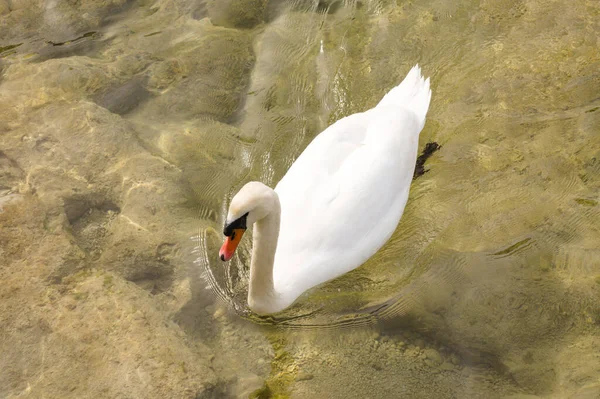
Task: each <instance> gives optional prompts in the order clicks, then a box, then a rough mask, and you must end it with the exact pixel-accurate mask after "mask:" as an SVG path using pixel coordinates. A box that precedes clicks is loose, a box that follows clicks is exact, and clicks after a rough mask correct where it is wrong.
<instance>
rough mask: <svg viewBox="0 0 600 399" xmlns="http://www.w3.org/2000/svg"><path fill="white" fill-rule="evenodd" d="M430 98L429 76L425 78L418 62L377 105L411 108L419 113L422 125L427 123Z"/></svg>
mask: <svg viewBox="0 0 600 399" xmlns="http://www.w3.org/2000/svg"><path fill="white" fill-rule="evenodd" d="M430 100H431V89H430V87H429V78H427V79H425V78H423V75H421V68H420V67H419V64H417V65H415V66H414V67H412V69H411V70H410V72H408V74H407V75H406V77H405V78H404V80H403V81H402V83H400V84H399V85H398V86H396V87H394V88H393V89H392V90H390V91H389V92H388V93H387V94H386V95H385V96H384V97H383V98H382V99H381V101H380V102H379V104H377V106H378V107H381V106H399V107H403V108H407V109H410V110H411V111H413V112H414V113H415V114H416V115H417V117H418V118H419V121H421V127H422V126H424V125H425V116H426V115H427V110H428V109H429V102H430Z"/></svg>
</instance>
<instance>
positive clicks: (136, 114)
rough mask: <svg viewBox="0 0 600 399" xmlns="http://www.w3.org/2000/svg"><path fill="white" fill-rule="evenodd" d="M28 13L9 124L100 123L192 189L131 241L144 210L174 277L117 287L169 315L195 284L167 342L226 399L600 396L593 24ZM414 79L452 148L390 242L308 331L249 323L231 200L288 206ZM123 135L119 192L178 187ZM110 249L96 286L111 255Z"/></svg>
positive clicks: (174, 8) (514, 11)
mask: <svg viewBox="0 0 600 399" xmlns="http://www.w3.org/2000/svg"><path fill="white" fill-rule="evenodd" d="M12 3H14V4H13V5H12V7H13V10H12V11H11V12H10V13H5V14H4V16H3V17H2V18H3V25H2V29H3V34H2V36H0V40H1V42H0V44H1V46H2V49H1V53H0V56H1V57H2V59H1V61H2V64H0V65H1V66H2V78H1V79H2V80H1V81H0V83H1V85H0V93H1V94H2V97H0V101H1V104H2V107H3V108H5V109H7V110H10V111H9V112H8V114H9V115H5V116H4V117H3V119H2V123H3V124H4V125H6V126H8V125H9V124H10V123H12V122H11V121H14V120H18V119H19V117H18V116H16V114H15V113H18V112H19V111H20V110H26V111H28V112H32V111H31V110H38V109H42V110H48V109H50V111H47V112H45V113H44V112H42V113H41V114H39V116H37V120H35V123H38V124H44V123H46V124H49V125H52V126H59V127H60V122H59V121H60V120H61V118H64V108H55V109H57V110H55V111H52V109H53V108H52V107H53V106H54V107H61V106H62V105H64V104H65V102H66V103H67V104H79V105H80V104H81V103H80V102H81V101H86V102H89V103H92V104H94V106H99V107H102V108H104V109H106V110H108V111H109V113H108V114H107V115H109V116H106V117H105V119H102V120H100V121H99V122H98V123H99V124H100V126H102V125H104V126H108V130H111V129H110V127H111V126H113V125H114V124H115V122H114V120H113V119H111V118H112V117H113V116H115V117H117V118H118V119H119V121H121V120H122V121H124V123H126V124H127V126H128V128H130V129H132V130H133V131H134V132H135V136H136V140H137V143H138V144H139V147H140V148H143V150H144V151H146V152H147V153H148V154H151V156H153V157H155V158H159V159H161V162H163V163H164V165H168V167H171V168H174V169H176V170H177V173H174V174H173V188H172V189H169V190H171V191H167V192H166V194H165V193H164V192H162V193H161V192H157V193H156V194H155V195H141V196H138V197H136V198H135V201H134V203H133V205H132V206H130V207H129V208H128V209H129V212H130V214H128V216H127V217H128V218H129V219H130V221H131V223H138V224H140V225H142V226H145V224H144V223H143V222H141V221H140V220H143V219H140V220H137V219H136V218H135V216H136V215H143V213H142V211H141V210H140V209H142V208H144V209H145V208H148V207H155V208H156V209H159V208H163V209H165V211H164V212H161V211H159V212H158V213H157V215H158V216H157V217H156V218H153V219H152V223H154V224H155V227H156V226H158V227H157V229H158V230H160V229H161V226H171V224H169V223H177V227H173V228H174V229H178V231H177V233H173V236H174V237H177V240H179V241H178V242H177V245H179V246H180V247H181V248H180V251H179V252H178V253H177V256H176V260H177V262H178V264H179V265H180V266H179V269H178V270H179V271H178V272H177V273H175V274H173V275H171V274H170V275H168V276H164V275H160V274H158V275H157V276H150V277H144V278H140V279H138V280H136V279H134V278H131V276H128V275H127V274H126V273H121V270H122V269H121V268H120V266H117V267H116V268H114V270H113V271H115V272H116V273H117V274H119V273H120V274H122V275H124V276H125V278H128V279H130V280H133V281H136V282H139V281H142V283H140V285H141V286H142V287H145V288H147V287H148V284H150V285H151V286H152V287H154V288H151V289H154V290H155V291H159V292H161V295H162V294H164V293H165V292H166V293H169V292H171V291H173V292H174V288H173V287H177V286H178V285H177V284H176V282H178V281H179V282H181V281H187V282H189V287H190V288H189V293H190V294H189V298H188V300H187V301H186V302H185V303H184V304H183V305H182V306H181V308H180V309H179V310H178V311H177V312H176V313H175V314H174V315H173V316H172V319H173V320H175V321H176V323H177V324H178V326H179V327H180V328H181V329H182V330H183V331H184V333H185V336H186V338H185V339H188V340H190V341H191V342H197V343H202V344H204V345H207V346H208V347H210V348H211V349H212V350H213V352H214V354H215V357H214V359H213V360H211V362H212V366H211V367H212V369H213V371H214V372H215V373H216V374H217V376H218V377H219V381H220V384H221V385H219V388H218V390H217V391H218V392H219V394H218V395H222V396H227V395H229V396H232V397H248V395H250V396H252V395H254V396H253V397H261V398H263V397H265V398H266V397H297V398H315V397H318V398H320V397H323V398H324V397H331V398H354V397H356V398H367V397H371V398H382V397H386V398H388V397H389V398H392V397H393V398H433V397H435V398H451V397H456V398H467V397H468V398H472V397H481V398H490V397H515V398H516V397H526V396H524V395H539V396H541V397H556V398H563V397H577V398H580V397H581V398H583V397H586V398H587V397H590V398H592V397H599V396H600V357H599V355H598V353H600V334H599V325H600V300H599V298H600V231H599V227H598V226H600V197H599V192H600V191H599V189H600V128H599V126H600V51H598V49H599V48H600V3H599V2H597V1H595V0H577V1H573V2H569V3H568V4H567V3H564V2H556V1H552V2H547V1H540V0H530V1H517V0H515V1H510V0H500V1H485V0H481V1H472V0H463V1H453V2H448V1H440V0H430V1H418V2H417V1H395V2H394V1H383V0H382V1H375V0H373V1H352V0H347V1H321V2H318V1H308V0H306V1H301V0H295V1H293V0H290V1H270V2H266V1H261V0H244V1H219V2H217V1H206V2H204V1H196V2H193V1H189V2H185V1H167V0H163V1H158V2H156V3H152V2H140V3H132V4H129V3H122V2H117V1H115V2H106V3H102V4H92V3H89V4H88V3H84V5H81V6H80V7H82V8H85V7H88V8H87V9H85V10H84V11H86V12H87V14H85V15H87V17H84V18H82V19H79V18H76V17H72V18H71V19H69V18H70V17H69V16H71V15H77V16H79V15H80V14H77V13H74V12H73V7H75V6H71V5H65V4H66V3H64V4H62V5H54V6H50V5H49V3H48V4H46V5H45V7H43V6H40V7H39V8H35V7H30V8H29V9H19V8H18V7H16V6H15V4H16V3H15V2H12ZM7 4H9V5H10V4H11V2H8V3H7ZM80 9H81V8H80ZM80 9H78V10H80ZM65 20H68V21H69V23H64V21H65ZM40 21H41V22H40ZM417 62H418V63H419V64H420V65H421V67H422V69H423V72H424V74H425V75H426V76H430V77H431V82H432V91H433V96H432V102H431V106H430V111H429V114H428V119H427V123H426V125H425V128H424V130H423V132H422V133H421V144H420V146H421V148H422V147H423V146H424V145H425V143H427V142H429V141H436V142H438V143H439V144H440V145H441V146H442V148H441V150H440V151H438V152H437V153H436V154H435V155H434V156H433V157H432V158H431V159H429V160H428V162H427V164H426V167H427V169H429V171H428V172H427V173H426V174H425V175H424V176H422V177H420V178H419V179H417V180H415V182H414V183H413V185H412V188H411V195H410V199H409V202H408V205H407V207H406V210H405V213H404V216H403V217H402V220H401V222H400V224H399V226H398V229H397V231H396V233H395V234H394V236H393V237H392V239H391V240H390V241H389V242H388V243H387V244H386V245H385V247H384V248H382V249H381V250H380V251H379V252H378V253H377V254H376V255H375V256H374V257H373V258H372V259H370V260H369V261H368V262H367V263H366V264H365V265H363V266H362V267H360V268H359V269H357V270H355V271H353V272H351V273H348V274H347V275H345V276H343V277H341V278H338V279H336V280H334V281H332V282H329V283H327V284H325V285H323V286H321V287H318V288H316V289H314V290H311V291H310V292H308V293H306V294H305V295H303V296H302V297H301V298H300V300H299V301H298V302H297V304H296V305H295V306H294V307H293V308H291V309H289V310H287V311H285V312H283V313H282V314H280V315H277V316H275V317H272V318H259V317H257V316H255V315H252V314H251V313H250V312H249V311H248V310H247V309H246V304H245V295H246V291H245V290H246V287H247V285H246V284H247V276H248V264H249V256H250V240H249V239H248V238H246V239H245V241H244V242H243V244H242V246H241V248H240V250H239V251H238V255H237V256H236V257H235V258H234V260H233V261H232V262H230V263H229V264H228V265H224V264H223V263H222V262H220V261H219V260H218V248H219V246H220V244H221V242H222V236H221V234H220V231H221V229H222V224H223V221H224V217H225V213H226V210H227V206H228V202H229V200H230V199H231V197H232V196H233V194H235V192H236V191H237V190H238V189H239V188H240V187H241V186H242V185H243V184H244V183H245V182H247V181H249V180H260V181H263V182H264V183H266V184H268V185H271V186H273V185H275V184H276V183H277V181H278V180H279V179H280V178H281V177H282V176H283V175H284V174H285V172H286V170H287V169H288V167H289V166H290V165H291V164H292V163H293V161H294V159H295V158H296V157H297V156H298V155H299V154H300V153H301V151H302V149H303V148H304V147H305V146H306V145H307V144H308V143H309V142H310V141H311V140H312V138H313V137H314V136H315V135H316V134H318V133H319V132H320V131H322V130H323V129H324V128H325V127H327V126H328V125H329V124H331V123H332V122H334V121H335V120H337V119H339V118H341V117H343V116H346V115H349V114H352V113H355V112H358V111H362V110H365V109H368V108H370V107H372V106H374V105H375V104H376V103H377V102H378V101H379V99H380V98H381V97H382V96H383V94H384V93H385V92H386V91H387V90H388V89H390V88H391V87H393V86H395V85H396V84H398V83H399V82H400V81H401V80H402V79H403V77H404V76H405V74H406V73H407V72H408V70H409V69H410V67H411V66H412V65H414V64H415V63H417ZM79 105H75V106H73V109H74V110H75V111H73V112H79V111H77V109H78V108H77V107H78V106H79ZM10 112H13V114H10ZM36 112H37V111H36ZM82 112H83V114H85V109H84V111H82ZM83 114H81V115H83ZM79 117H80V116H76V115H75V116H71V117H69V118H71V119H68V120H71V121H73V120H77V118H79ZM11 118H12V119H11ZM34 119H35V118H34ZM79 123H83V122H81V121H80V122H79ZM119 123H121V122H119ZM73 124H75V125H77V124H76V123H75V122H73V123H72V124H71V123H65V126H64V128H65V129H66V132H65V133H64V134H65V135H66V136H65V137H68V134H69V133H68V131H69V129H71V128H72V126H73ZM105 134H108V135H109V136H110V143H111V144H110V145H111V146H112V147H110V149H107V150H106V152H107V154H108V155H107V156H108V157H109V160H110V161H109V162H108V163H107V164H106V167H107V168H109V169H110V168H114V169H121V168H123V170H125V171H126V173H125V172H124V173H125V175H127V176H126V177H123V183H122V184H126V178H127V179H132V180H133V181H135V182H136V184H137V185H138V186H136V187H143V186H144V185H150V186H151V185H152V184H154V183H153V181H154V180H153V174H154V173H159V169H160V168H159V167H158V166H157V169H155V170H153V169H144V167H143V166H141V164H143V163H144V162H145V161H144V159H145V158H143V157H140V156H139V154H138V152H137V150H135V149H133V150H132V149H129V147H126V146H127V145H128V144H122V143H121V141H120V140H121V138H120V136H119V133H118V132H114V131H111V133H105ZM113 136H114V137H113ZM6 143H8V144H6ZM6 143H5V145H7V146H8V147H10V145H11V144H10V142H8V141H7V142H6ZM124 146H125V147H124ZM113 147H114V148H113ZM15 148H17V147H16V144H15V146H14V147H12V149H13V152H14V151H16V150H14V149H15ZM136 148H137V147H136ZM9 149H10V148H9ZM73 153H74V154H73V156H79V157H80V160H77V161H76V162H91V163H93V162H96V159H95V158H94V159H91V157H89V156H88V157H87V158H86V156H87V155H86V154H78V153H77V151H76V149H73ZM138 164H139V165H138ZM103 165H104V164H103ZM165 168H167V166H165ZM140 171H141V172H140ZM125 175H124V176H125ZM84 177H85V178H86V179H88V180H90V181H93V180H94V179H99V178H97V177H95V176H94V175H86V176H84ZM114 184H115V185H118V182H117V183H114ZM127 184H130V183H127ZM119 195H121V196H120V197H119ZM119 195H116V198H117V199H115V200H114V201H115V202H116V203H117V204H118V205H119V208H120V209H122V210H123V212H124V210H125V209H126V208H127V206H126V203H127V200H128V198H129V197H128V196H127V195H128V194H127V195H126V194H119ZM166 198H168V199H166ZM100 208H102V207H100ZM109 208H110V207H109ZM138 212H139V213H138ZM140 217H141V216H140ZM184 219H185V221H183V220H184ZM174 221H175V222H174ZM180 221H181V222H180ZM84 228H85V226H83V227H82V228H81V229H84ZM75 230H76V231H78V230H77V226H75ZM86 234H91V235H92V236H93V234H95V233H94V232H91V233H89V232H88V233H86ZM149 234H150V233H149ZM155 234H160V233H155ZM187 237H193V239H192V240H191V241H189V240H187ZM188 241H189V242H188ZM99 245H100V246H103V247H102V248H103V249H102V251H103V252H102V253H103V254H102V255H98V257H97V258H95V259H94V260H93V261H94V262H96V263H94V265H95V266H96V267H99V268H102V267H104V266H103V265H104V264H105V263H104V262H105V260H106V259H110V255H107V254H106V252H109V253H110V251H112V250H114V247H112V246H110V245H108V244H103V243H100V244H99ZM192 250H194V252H193V253H192ZM90 251H91V249H90ZM157 256H158V255H157ZM107 257H108V258H107ZM174 281H175V283H174ZM152 284H153V285H152ZM174 295H175V294H174ZM217 391H215V392H217ZM215 395H217V394H215ZM511 395H512V396H511Z"/></svg>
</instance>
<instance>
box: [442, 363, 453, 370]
mask: <svg viewBox="0 0 600 399" xmlns="http://www.w3.org/2000/svg"><path fill="white" fill-rule="evenodd" d="M440 370H444V371H452V370H454V365H453V364H452V363H448V362H444V363H442V365H441V366H440Z"/></svg>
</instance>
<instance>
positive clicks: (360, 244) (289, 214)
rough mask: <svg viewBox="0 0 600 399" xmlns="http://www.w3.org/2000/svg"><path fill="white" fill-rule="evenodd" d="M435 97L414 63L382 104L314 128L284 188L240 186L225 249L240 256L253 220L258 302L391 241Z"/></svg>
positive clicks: (275, 307)
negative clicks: (316, 130)
mask: <svg viewBox="0 0 600 399" xmlns="http://www.w3.org/2000/svg"><path fill="white" fill-rule="evenodd" d="M430 99H431V90H430V89H429V78H427V79H426V80H425V79H424V78H423V77H422V76H421V70H420V68H419V66H418V65H415V66H414V67H413V68H412V69H411V70H410V72H409V73H408V75H407V76H406V78H405V79H404V80H403V81H402V83H401V84H400V85H398V86H397V87H395V88H393V89H392V90H391V91H390V92H389V93H388V94H386V95H385V96H384V97H383V99H382V100H381V101H380V102H379V104H377V106H376V107H375V108H372V109H370V110H368V111H366V112H362V113H358V114H354V115H350V116H348V117H345V118H343V119H340V120H339V121H337V122H336V123H334V124H333V125H331V126H329V127H328V128H327V129H325V130H324V131H323V132H322V133H321V134H319V135H318V136H317V137H315V139H314V140H313V141H312V142H311V143H310V144H309V145H308V147H306V149H305V150H304V152H303V153H302V154H301V155H300V157H298V159H297V160H296V161H295V162H294V164H293V165H292V166H291V167H290V169H289V170H288V172H287V174H286V175H285V176H284V177H283V178H282V179H281V181H280V182H279V184H277V186H276V187H275V190H273V189H271V188H269V187H267V186H266V185H264V184H262V183H259V182H249V183H247V184H246V185H245V186H244V187H242V189H241V190H240V191H239V192H238V193H237V194H236V195H235V196H234V198H233V200H232V201H231V204H230V207H229V212H228V213H227V219H226V222H225V229H224V234H225V235H226V239H225V243H224V244H223V246H222V247H221V250H220V251H219V255H220V257H221V259H222V260H223V261H227V260H229V259H231V257H232V256H233V253H234V251H235V249H236V248H237V246H238V244H239V242H240V240H241V238H242V235H243V233H244V231H245V230H246V229H247V228H248V227H250V226H254V231H253V248H252V261H251V264H250V281H249V290H248V305H249V307H250V309H252V310H253V311H254V312H256V313H258V314H271V313H276V312H279V311H281V310H283V309H285V308H287V307H288V306H290V305H291V304H292V303H293V302H294V301H295V300H296V299H297V298H298V297H299V296H300V295H301V294H302V293H303V292H304V291H306V290H308V289H309V288H312V287H314V286H316V285H318V284H321V283H324V282H326V281H328V280H331V279H334V278H336V277H338V276H340V275H342V274H344V273H347V272H349V271H350V270H353V269H355V268H357V267H358V266H360V265H361V264H362V263H364V262H365V261H366V260H367V259H369V258H370V257H371V256H373V254H375V252H377V250H379V248H381V247H382V246H383V244H385V243H386V241H387V240H388V239H389V238H390V236H391V235H392V233H393V232H394V230H395V229H396V226H397V225H398V222H399V220H400V217H401V216H402V212H403V211H404V206H405V205H406V201H407V199H408V191H409V188H410V183H411V181H412V177H413V173H414V169H415V161H416V158H417V148H418V141H419V133H420V132H421V129H422V128H423V125H424V124H425V115H426V114H427V110H428V108H429V101H430Z"/></svg>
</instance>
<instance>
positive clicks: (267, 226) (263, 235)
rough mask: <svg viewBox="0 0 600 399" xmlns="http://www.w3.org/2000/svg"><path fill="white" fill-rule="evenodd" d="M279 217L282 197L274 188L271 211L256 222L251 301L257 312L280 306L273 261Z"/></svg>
mask: <svg viewBox="0 0 600 399" xmlns="http://www.w3.org/2000/svg"><path fill="white" fill-rule="evenodd" d="M280 219H281V206H280V204H279V197H278V196H277V193H275V191H273V201H272V203H271V206H270V211H269V212H268V213H267V215H266V216H265V217H264V218H262V219H260V220H258V221H256V222H255V223H254V229H253V242H252V261H251V263H250V284H249V287H248V304H249V306H250V308H251V309H252V310H253V311H255V312H257V313H271V312H273V311H274V310H273V309H275V308H277V301H278V295H277V292H276V291H275V285H274V282H273V264H274V262H275V251H276V250H277V239H278V238H279V224H280Z"/></svg>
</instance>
